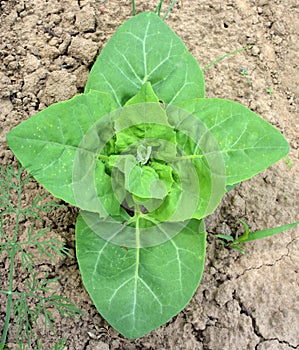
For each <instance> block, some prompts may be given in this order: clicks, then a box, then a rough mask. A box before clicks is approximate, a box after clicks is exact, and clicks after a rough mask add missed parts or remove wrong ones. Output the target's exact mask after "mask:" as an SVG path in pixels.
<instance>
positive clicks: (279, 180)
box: [0, 0, 299, 350]
mask: <svg viewBox="0 0 299 350" xmlns="http://www.w3.org/2000/svg"><path fill="white" fill-rule="evenodd" d="M169 2H170V1H169ZM136 3H137V9H138V11H142V10H152V9H153V8H154V5H155V4H157V3H158V1H153V0H151V1H145V0H144V1H136ZM130 11H131V6H130V2H129V1H125V0H120V1H118V0H113V1H112V0H110V1H109V0H106V1H104V0H103V1H101V0H81V1H80V0H78V1H75V0H65V1H60V0H51V1H44V0H34V1H27V0H19V1H14V0H9V1H0V25H1V34H0V35H1V36H0V62H1V64H0V123H1V124H0V142H1V149H0V164H1V165H6V164H8V163H10V162H11V161H14V158H13V155H12V153H11V151H10V150H9V149H8V147H7V145H6V143H5V135H6V134H7V132H8V131H9V130H10V129H11V128H12V127H14V126H15V125H17V124H19V123H20V122H21V121H22V120H25V119H27V118H29V117H30V116H32V115H33V114H35V113H36V112H37V111H39V110H42V109H44V108H45V107H46V106H48V105H49V104H51V103H53V102H56V101H60V100H66V99H69V98H70V97H72V96H74V95H75V94H76V93H78V92H82V91H83V87H84V85H85V82H86V78H87V75H88V72H89V69H90V67H91V65H92V63H93V62H94V60H95V58H96V56H97V54H98V53H99V52H100V51H101V49H102V47H103V45H105V43H106V42H107V40H108V39H109V38H110V37H111V35H112V34H113V32H114V31H115V30H116V29H117V27H118V26H119V25H120V24H121V23H123V22H124V21H125V20H126V19H127V18H129V17H130V15H131V13H130ZM167 23H168V24H169V26H170V27H171V28H173V29H174V30H175V31H176V33H177V34H178V35H179V36H180V37H181V38H182V39H183V41H184V42H185V43H186V45H187V47H188V48H189V49H190V51H191V52H192V53H193V55H194V56H195V57H196V59H197V60H198V61H199V63H200V65H201V66H202V67H204V66H206V65H207V64H209V63H210V62H211V61H213V60H215V59H216V58H218V57H219V56H221V55H223V54H225V53H228V52H231V51H233V50H236V49H239V48H241V47H245V46H246V45H252V48H251V49H249V50H247V51H243V52H241V53H238V54H236V55H234V56H231V57H229V58H226V59H225V60H223V61H221V62H219V63H218V64H216V65H215V66H213V67H211V68H210V69H209V70H207V71H206V73H205V76H206V85H207V96H208V97H221V98H228V99H231V100H235V101H239V102H241V103H242V104H244V105H246V106H248V107H249V108H251V109H252V110H253V111H255V112H257V113H258V114H260V115H262V116H263V117H264V118H265V119H266V120H268V121H269V122H271V123H272V124H273V125H275V126H276V127H277V128H278V129H279V130H281V131H282V132H283V134H284V135H285V137H286V138H287V139H288V141H289V143H290V145H291V152H290V154H289V158H290V160H291V161H292V163H293V166H292V167H291V168H290V167H289V166H288V165H287V163H286V161H285V160H282V161H280V162H279V163H277V164H275V165H274V166H272V167H271V168H270V169H268V170H267V171H264V172H263V173H261V174H259V175H258V176H256V177H254V178H253V179H252V180H250V181H247V182H245V183H242V184H241V185H239V186H238V187H237V188H236V189H235V190H234V191H232V192H230V193H229V194H228V195H227V196H226V198H225V199H224V201H223V204H222V205H221V208H219V210H217V212H216V213H215V214H214V215H213V216H212V217H210V218H208V220H207V222H208V232H209V233H210V234H209V237H208V254H207V261H206V268H205V273H204V278H203V281H202V283H201V285H200V287H199V289H198V290H197V292H196V294H195V296H194V297H193V299H192V301H191V302H190V304H189V305H188V306H187V307H186V308H185V309H184V310H183V311H182V312H181V313H180V314H179V315H178V316H177V317H175V318H173V319H172V320H171V321H170V322H169V323H168V324H167V325H165V326H163V327H160V328H159V329H157V330H155V331H153V332H151V333H150V334H148V335H146V336H144V337H142V338H140V339H138V340H135V341H129V340H126V339H124V338H123V337H122V336H120V335H119V334H118V333H117V332H116V331H114V330H113V329H112V328H111V327H109V325H108V324H107V323H106V322H105V321H104V320H103V319H102V318H101V316H100V315H99V314H98V312H97V311H96V309H95V307H94V306H93V304H92V302H91V301H90V299H89V297H88V295H87V293H86V291H85V290H84V287H83V286H82V282H81V278H80V273H79V270H78V267H77V264H76V262H75V260H71V259H64V260H61V261H60V262H59V264H56V265H53V264H48V265H47V266H46V268H45V270H48V271H50V272H51V273H52V274H53V276H59V277H61V280H60V283H59V284H58V285H57V293H58V294H60V295H65V296H67V297H69V298H70V299H71V300H72V301H73V302H74V303H76V305H77V306H78V307H80V308H81V309H82V310H84V312H85V315H84V316H82V317H80V318H76V319H69V318H67V319H60V318H59V317H58V316H57V319H56V321H55V328H56V331H57V333H56V335H54V334H52V332H49V331H44V330H43V328H42V326H40V327H39V328H38V329H37V330H36V335H37V338H39V339H40V341H41V343H42V349H52V347H53V344H55V342H56V341H57V339H59V338H62V337H65V338H67V347H66V348H67V349H70V350H75V349H76V350H77V349H78V350H82V349H86V350H108V349H126V350H133V349H165V350H168V349H174V350H178V349H186V350H201V349H206V350H226V349H227V350H228V349H229V350H240V349H242V350H245V349H248V350H252V349H256V350H287V349H296V348H298V347H299V323H298V314H299V312H298V297H299V294H298V275H297V273H298V262H299V260H298V236H296V234H297V233H298V231H297V232H296V230H295V229H293V230H290V231H288V232H286V233H283V234H281V235H278V236H275V237H272V238H268V239H264V240H261V241H258V242H255V243H252V244H248V245H247V248H248V249H247V250H248V254H247V255H245V256H243V255H241V254H240V253H238V252H235V251H231V250H227V249H225V248H223V247H222V246H221V245H220V244H219V241H218V240H216V239H215V237H214V236H213V233H216V232H218V233H219V232H227V233H229V232H231V231H234V230H235V229H236V228H238V227H239V224H238V221H237V219H238V218H242V219H243V220H245V221H246V222H247V223H248V224H249V225H250V226H251V228H252V229H260V228H267V227H273V226H278V225H282V224H285V223H290V222H293V221H296V220H298V198H299V184H298V178H299V176H298V174H299V164H298V157H299V151H298V110H297V109H296V98H298V93H299V89H298V81H299V77H298V72H297V62H298V61H297V59H296V53H297V52H298V50H299V47H298V45H299V44H298V43H299V38H298V33H296V24H297V25H298V3H297V1H295V0H275V1H274V0H273V1H270V0H235V1H231V0H222V1H218V0H215V1H206V0H203V1H198V0H184V1H179V2H178V5H177V6H176V7H175V8H174V9H173V11H172V13H171V14H170V15H169V17H168V19H167ZM297 29H298V26H297ZM162 44H163V43H161V45H162ZM244 67H245V68H246V70H247V71H248V75H247V76H243V75H242V74H240V72H241V70H242V69H244ZM268 89H271V90H272V91H273V93H269V90H268ZM267 90H268V91H267ZM297 102H298V101H297ZM296 127H297V131H296ZM30 191H31V193H30V194H29V195H28V196H29V197H28V198H31V197H32V196H34V195H35V194H37V193H39V194H40V193H42V189H41V188H40V186H38V185H37V184H35V183H34V184H32V185H31V187H30ZM75 217H76V211H75V210H74V208H70V207H66V208H63V209H58V210H57V211H56V212H55V213H54V215H53V214H51V215H48V217H45V221H46V224H47V225H51V226H52V227H54V228H53V230H52V231H53V232H52V233H53V234H59V235H60V236H61V237H63V239H65V240H66V242H67V244H68V245H69V246H70V247H71V250H72V251H73V250H74V249H73V247H74V223H75ZM296 237H297V238H296ZM0 263H1V261H0ZM0 266H1V269H2V271H1V280H3V279H5V280H6V273H7V269H6V268H7V267H8V263H7V259H6V260H5V261H4V262H3V261H2V263H1V265H0ZM45 270H41V271H45ZM18 277H20V276H18ZM21 280H22V279H21V278H19V279H17V283H21ZM3 282H4V281H3ZM1 284H2V283H1ZM2 301H3V299H1V305H0V325H1V326H0V328H2V323H3V321H4V312H5V303H4V302H2ZM12 321H13V320H12ZM16 348H17V346H16V339H15V337H14V330H13V328H10V333H9V349H16Z"/></svg>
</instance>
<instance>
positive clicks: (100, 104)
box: [7, 91, 116, 213]
mask: <svg viewBox="0 0 299 350" xmlns="http://www.w3.org/2000/svg"><path fill="white" fill-rule="evenodd" d="M115 108H116V104H115V102H114V101H113V99H112V98H111V97H110V95H108V94H106V93H100V92H97V91H91V92H89V93H88V94H84V95H78V96H75V97H74V98H72V99H70V100H68V101H65V102H59V103H56V104H53V105H51V106H50V107H48V108H46V109H45V110H43V111H41V112H39V113H37V114H36V115H34V116H33V117H31V118H29V119H28V120H26V121H24V122H23V123H21V124H20V125H18V126H17V127H15V128H14V129H12V130H11V131H10V132H9V133H8V135H7V142H8V145H9V147H10V148H11V149H12V151H13V152H14V153H15V155H16V156H17V158H18V160H19V161H20V162H21V164H22V165H23V166H24V167H25V168H26V169H27V170H28V171H29V172H30V173H31V174H32V175H33V176H34V177H35V178H36V179H37V181H39V182H40V183H41V184H42V185H43V186H44V187H45V188H46V189H47V190H48V191H49V192H51V193H52V194H53V195H54V196H56V197H58V198H62V199H64V200H65V201H67V202H69V203H71V204H73V205H76V206H80V207H82V208H83V209H86V210H89V209H90V210H92V209H94V208H92V207H88V198H87V199H86V200H85V201H84V203H85V204H86V205H85V204H84V205H83V206H82V205H79V204H80V203H81V204H82V203H83V200H79V203H78V198H77V197H76V193H74V174H73V173H74V171H75V170H76V169H74V167H75V166H76V164H75V158H76V156H78V154H80V155H81V158H80V159H81V163H80V169H79V171H82V172H83V171H86V172H87V171H88V169H89V168H88V167H89V165H90V163H94V159H95V157H96V156H97V151H98V150H97V146H98V145H97V144H94V142H95V141H97V139H98V136H97V135H95V137H89V138H88V137H86V135H88V133H90V131H89V130H90V128H92V127H93V126H94V125H95V123H96V122H97V121H98V120H99V119H100V118H101V117H103V116H105V115H107V114H108V115H109V113H110V112H111V111H112V110H114V109H115ZM84 161H86V169H84V163H83V162H84ZM77 167H78V164H77ZM94 177H95V182H96V186H97V187H98V189H99V195H101V196H102V197H103V198H107V195H108V197H109V194H111V192H112V189H111V184H110V182H111V181H110V178H109V176H108V175H105V173H104V169H103V167H101V165H100V164H99V165H98V166H97V167H96V169H94ZM89 185H91V184H89ZM81 187H82V188H81V190H82V191H81V194H78V196H84V193H85V192H86V190H87V188H86V187H85V184H84V183H83V184H82V186H81ZM108 207H109V208H110V209H111V210H112V207H111V205H110V206H108ZM112 213H115V212H114V211H113V210H112Z"/></svg>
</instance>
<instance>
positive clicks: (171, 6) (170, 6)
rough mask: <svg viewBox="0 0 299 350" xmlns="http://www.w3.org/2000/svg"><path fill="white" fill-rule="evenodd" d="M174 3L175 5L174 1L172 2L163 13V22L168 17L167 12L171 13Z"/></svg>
mask: <svg viewBox="0 0 299 350" xmlns="http://www.w3.org/2000/svg"><path fill="white" fill-rule="evenodd" d="M175 3H176V0H172V2H171V4H170V5H169V7H168V9H167V10H166V12H165V15H164V16H163V18H162V19H163V21H164V20H165V19H166V17H167V16H168V14H169V12H170V11H171V9H172V8H173V6H174V4H175Z"/></svg>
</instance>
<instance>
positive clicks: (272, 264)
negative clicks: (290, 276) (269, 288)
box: [236, 238, 298, 279]
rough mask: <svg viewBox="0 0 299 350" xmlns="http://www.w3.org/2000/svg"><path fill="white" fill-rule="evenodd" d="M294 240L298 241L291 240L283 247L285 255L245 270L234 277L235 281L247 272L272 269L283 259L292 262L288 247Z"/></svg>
mask: <svg viewBox="0 0 299 350" xmlns="http://www.w3.org/2000/svg"><path fill="white" fill-rule="evenodd" d="M296 240H298V238H294V239H292V240H291V241H290V242H289V243H287V245H286V246H285V247H286V249H287V251H288V253H287V254H283V255H281V256H280V257H279V258H278V259H276V260H274V261H273V262H272V263H267V264H262V265H260V266H255V267H249V268H247V269H245V270H244V271H243V272H242V273H241V274H239V275H238V276H237V277H236V279H238V278H239V277H242V276H244V275H245V273H247V272H248V271H252V270H260V269H262V268H263V267H265V266H270V267H273V266H275V265H276V264H277V263H278V262H280V261H282V260H283V259H285V258H289V259H290V260H292V256H291V253H290V248H289V246H290V245H291V244H292V243H293V242H295V241H296ZM292 261H293V260H292Z"/></svg>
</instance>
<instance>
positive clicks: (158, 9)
mask: <svg viewBox="0 0 299 350" xmlns="http://www.w3.org/2000/svg"><path fill="white" fill-rule="evenodd" d="M162 4H163V0H160V2H159V4H158V5H157V7H156V10H155V12H156V13H157V15H158V16H159V17H160V13H161V8H162Z"/></svg>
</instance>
